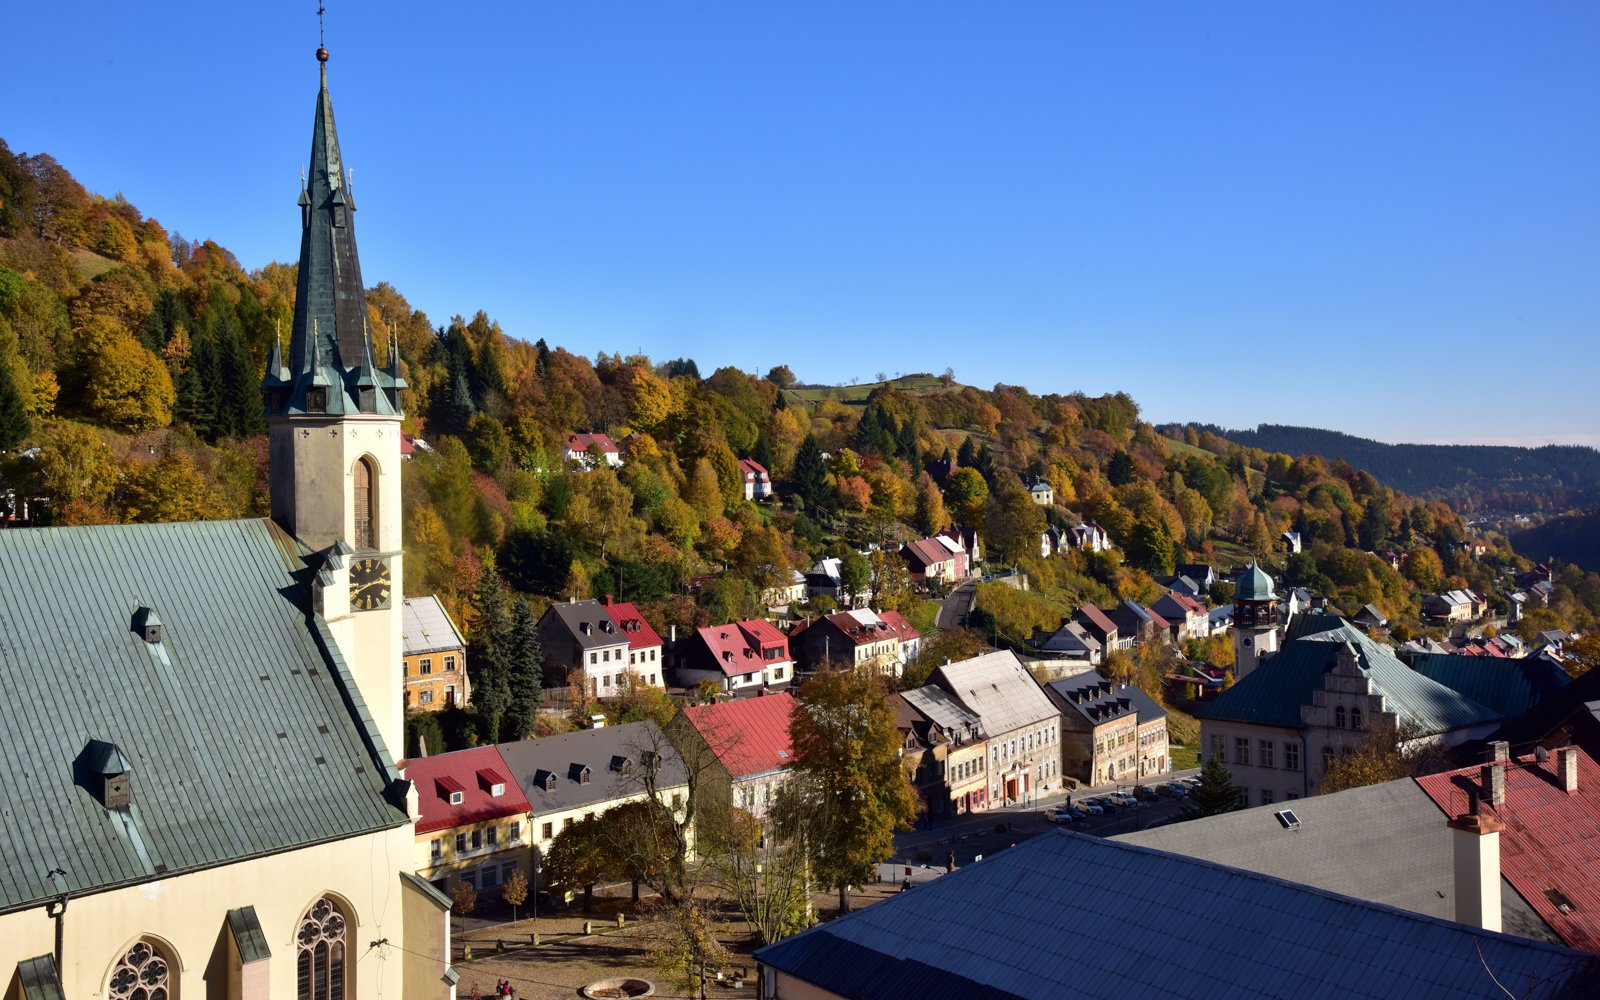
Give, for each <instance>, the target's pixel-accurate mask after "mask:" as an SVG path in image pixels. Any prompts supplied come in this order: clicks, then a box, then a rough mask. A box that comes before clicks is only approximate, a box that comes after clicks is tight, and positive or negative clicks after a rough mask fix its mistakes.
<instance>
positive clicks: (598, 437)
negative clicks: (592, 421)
mask: <svg viewBox="0 0 1600 1000" xmlns="http://www.w3.org/2000/svg"><path fill="white" fill-rule="evenodd" d="M596 444H597V445H599V446H600V450H601V451H616V450H617V446H616V444H615V443H614V442H613V441H612V440H611V435H609V434H568V435H567V450H568V451H588V450H589V446H590V445H596Z"/></svg>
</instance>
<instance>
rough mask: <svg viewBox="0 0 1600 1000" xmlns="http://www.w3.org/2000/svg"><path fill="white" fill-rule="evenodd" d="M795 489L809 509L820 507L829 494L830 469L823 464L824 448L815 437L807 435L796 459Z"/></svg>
mask: <svg viewBox="0 0 1600 1000" xmlns="http://www.w3.org/2000/svg"><path fill="white" fill-rule="evenodd" d="M793 478H794V488H795V492H796V493H798V494H799V495H800V499H802V500H804V501H805V505H806V508H807V509H810V508H813V507H817V506H820V505H821V504H822V501H823V499H825V498H826V496H827V493H828V469H827V466H826V465H824V464H823V462H822V447H821V446H820V445H818V444H817V439H816V436H815V435H812V434H807V435H806V439H805V440H804V441H802V442H801V443H800V452H799V453H798V454H797V455H795V457H794V476H793Z"/></svg>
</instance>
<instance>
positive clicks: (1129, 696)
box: [1044, 672, 1170, 785]
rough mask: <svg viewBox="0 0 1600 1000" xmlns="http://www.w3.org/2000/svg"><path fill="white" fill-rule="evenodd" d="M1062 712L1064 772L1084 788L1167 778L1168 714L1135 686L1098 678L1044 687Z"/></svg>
mask: <svg viewBox="0 0 1600 1000" xmlns="http://www.w3.org/2000/svg"><path fill="white" fill-rule="evenodd" d="M1044 692H1045V694H1046V695H1047V696H1048V697H1049V698H1050V700H1051V701H1052V702H1054V703H1055V705H1056V707H1057V708H1059V709H1060V710H1061V773H1062V774H1065V775H1066V776H1067V777H1069V778H1073V779H1075V780H1077V781H1079V782H1081V783H1082V784H1085V785H1104V784H1111V783H1115V782H1119V781H1120V782H1136V781H1139V780H1143V779H1145V778H1154V777H1158V776H1160V775H1163V774H1166V773H1167V772H1168V770H1169V769H1170V768H1169V766H1168V764H1169V761H1168V757H1167V712H1166V709H1164V708H1162V707H1161V706H1160V705H1158V704H1156V702H1155V700H1154V699H1152V698H1151V697H1150V696H1149V695H1147V694H1145V693H1144V692H1143V691H1141V690H1139V689H1138V688H1136V687H1134V686H1133V685H1131V684H1113V683H1112V682H1111V681H1108V680H1106V679H1105V677H1103V676H1101V675H1100V674H1097V673H1093V672H1091V673H1086V674H1078V675H1077V676H1075V677H1068V678H1064V679H1062V680H1058V681H1052V682H1050V683H1049V684H1046V685H1045V686H1044Z"/></svg>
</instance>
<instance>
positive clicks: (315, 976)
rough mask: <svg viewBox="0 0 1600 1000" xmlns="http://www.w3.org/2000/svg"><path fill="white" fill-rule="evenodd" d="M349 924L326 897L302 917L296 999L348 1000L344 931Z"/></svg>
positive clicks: (296, 942) (296, 946) (296, 940)
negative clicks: (346, 993)
mask: <svg viewBox="0 0 1600 1000" xmlns="http://www.w3.org/2000/svg"><path fill="white" fill-rule="evenodd" d="M347 928H348V924H347V922H346V920H345V917H344V914H343V913H341V912H339V907H338V906H336V905H335V904H334V902H333V900H331V899H329V898H328V897H326V896H324V897H322V898H321V899H319V900H317V901H316V902H315V903H312V904H311V909H309V910H307V911H306V915H305V916H303V917H301V918H300V929H299V931H297V932H296V933H295V950H296V952H297V954H296V963H297V964H296V970H297V971H296V983H297V992H296V994H295V996H296V998H297V1000H345V990H344V983H345V968H344V957H345V931H346V929H347Z"/></svg>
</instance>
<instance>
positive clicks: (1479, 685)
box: [1411, 653, 1572, 718]
mask: <svg viewBox="0 0 1600 1000" xmlns="http://www.w3.org/2000/svg"><path fill="white" fill-rule="evenodd" d="M1411 669H1412V670H1415V671H1416V672H1417V673H1419V674H1421V675H1422V676H1424V677H1428V678H1431V679H1433V680H1436V681H1438V682H1439V683H1440V684H1443V685H1444V686H1445V687H1447V688H1449V689H1450V690H1452V691H1456V692H1459V693H1460V694H1462V695H1465V696H1466V697H1468V698H1471V699H1472V700H1473V701H1475V702H1477V703H1478V704H1480V705H1486V706H1488V707H1489V708H1492V709H1494V710H1495V711H1496V712H1499V713H1500V714H1501V715H1503V716H1505V717H1506V718H1510V717H1512V716H1514V715H1521V714H1522V713H1523V712H1526V711H1527V710H1528V709H1530V708H1532V707H1533V706H1535V705H1537V704H1539V702H1541V701H1543V700H1545V699H1546V698H1548V697H1550V696H1551V695H1553V694H1555V693H1556V692H1558V691H1560V690H1561V689H1562V688H1564V687H1566V686H1567V685H1568V684H1571V683H1572V676H1571V675H1570V674H1568V673H1567V672H1566V671H1565V670H1562V669H1561V668H1560V667H1558V666H1556V665H1555V664H1554V663H1551V662H1550V661H1549V660H1545V659H1541V658H1539V657H1528V658H1522V659H1506V658H1502V657H1498V656H1463V655H1461V654H1459V653H1418V654H1417V655H1416V656H1415V657H1413V658H1412V660H1411Z"/></svg>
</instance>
